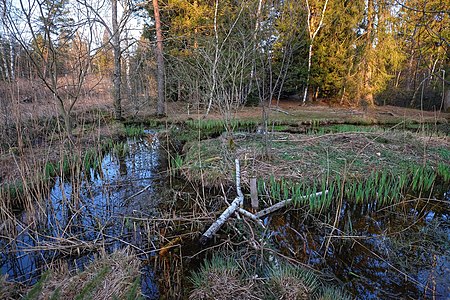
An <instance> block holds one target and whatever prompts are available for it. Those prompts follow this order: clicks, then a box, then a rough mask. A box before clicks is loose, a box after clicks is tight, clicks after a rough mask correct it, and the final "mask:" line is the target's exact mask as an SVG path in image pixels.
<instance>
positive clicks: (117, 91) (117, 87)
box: [111, 0, 122, 120]
mask: <svg viewBox="0 0 450 300" xmlns="http://www.w3.org/2000/svg"><path fill="white" fill-rule="evenodd" d="M111 4H112V33H113V36H112V44H113V50H114V73H113V101H114V118H115V119H116V120H120V119H122V103H121V85H122V81H121V76H122V74H121V66H120V56H121V55H120V33H119V25H118V22H117V0H112V2H111Z"/></svg>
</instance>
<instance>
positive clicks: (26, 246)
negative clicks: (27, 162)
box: [0, 138, 161, 299]
mask: <svg viewBox="0 0 450 300" xmlns="http://www.w3.org/2000/svg"><path fill="white" fill-rule="evenodd" d="M127 147H128V153H127V154H126V155H122V156H119V155H115V154H113V153H108V154H106V155H105V156H104V157H103V160H102V163H101V169H100V170H98V169H97V170H94V169H91V170H90V171H89V173H88V174H87V176H82V179H83V180H81V182H73V180H71V181H68V180H64V179H62V178H60V177H58V178H55V183H54V185H53V186H52V187H51V190H50V193H49V197H48V199H47V200H46V201H44V202H43V203H45V204H44V206H43V207H40V208H39V210H40V211H39V212H36V214H37V215H40V216H44V217H43V218H40V221H39V222H38V221H37V220H38V218H35V216H31V215H27V214H26V213H21V214H20V215H18V216H16V218H17V221H18V222H17V224H18V225H17V226H16V228H15V230H16V232H15V233H14V234H12V235H11V236H13V237H14V236H15V237H16V238H15V239H11V240H7V239H2V240H1V241H0V247H1V248H2V253H1V261H0V265H1V273H2V274H8V277H9V278H10V280H14V281H21V282H27V283H35V282H36V280H37V278H38V277H39V274H40V273H41V272H42V270H43V269H44V268H45V267H46V265H47V264H48V263H50V262H54V261H55V260H57V259H59V258H61V257H64V261H66V263H67V265H68V267H69V269H73V268H83V265H84V264H85V263H86V262H88V261H89V260H90V259H92V255H83V253H82V252H83V251H85V252H86V253H87V254H89V253H91V252H92V250H95V249H96V247H99V246H100V245H101V246H102V247H105V248H106V250H107V251H114V250H116V249H118V248H120V247H123V246H124V243H123V242H125V243H131V244H135V243H138V244H137V246H138V247H145V245H142V240H143V239H142V238H140V235H141V232H140V231H139V228H137V229H138V231H137V232H135V231H134V229H135V228H133V227H130V226H127V224H126V217H127V216H130V215H133V214H135V213H136V212H139V213H144V214H145V215H147V216H148V215H152V214H155V208H156V206H157V205H158V203H159V200H160V199H159V197H158V182H159V181H160V179H161V178H160V176H159V175H158V170H159V165H160V161H161V157H160V153H159V141H158V139H156V138H153V139H152V140H151V141H150V140H147V139H130V140H128V141H127ZM140 191H142V192H141V193H139V194H138V192H140ZM43 212H45V213H43ZM31 220H34V221H35V222H33V221H31ZM60 238H64V239H65V240H62V239H60ZM62 243H66V244H67V245H66V244H64V245H62ZM71 243H73V244H71ZM56 244H58V246H59V247H58V251H56V247H55V249H52V245H56ZM44 246H45V247H44ZM61 246H63V247H61ZM71 247H72V248H71ZM41 248H42V249H41ZM44 248H45V249H44ZM39 249H41V250H39ZM31 250H33V251H31ZM75 250H76V251H75ZM71 251H75V252H74V253H73V255H72V252H71ZM143 271H144V272H143V273H144V276H143V278H142V280H141V281H142V285H143V287H145V291H144V290H143V291H144V292H145V293H146V294H147V296H148V298H151V299H153V298H154V295H157V293H158V292H157V288H156V286H155V283H154V280H153V272H152V270H151V269H150V268H149V267H148V266H147V267H145V268H144V269H143Z"/></svg>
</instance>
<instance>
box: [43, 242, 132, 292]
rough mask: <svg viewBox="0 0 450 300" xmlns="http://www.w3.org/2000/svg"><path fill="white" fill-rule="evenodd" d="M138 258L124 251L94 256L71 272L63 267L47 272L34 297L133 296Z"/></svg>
mask: <svg viewBox="0 0 450 300" xmlns="http://www.w3.org/2000/svg"><path fill="white" fill-rule="evenodd" d="M139 268H140V261H139V260H138V259H137V258H136V257H135V256H133V255H130V254H127V253H126V251H123V250H121V251H117V252H115V253H113V254H111V255H105V256H103V257H100V258H98V259H96V260H95V261H94V262H93V263H92V264H90V265H89V266H88V267H87V268H86V270H84V271H83V272H80V273H78V274H76V275H74V276H71V274H70V273H69V272H67V271H61V270H58V271H53V272H50V275H49V276H48V278H47V280H45V282H44V283H43V287H42V290H41V291H40V293H39V296H38V297H37V298H35V299H42V300H43V299H50V298H51V297H54V296H56V295H58V298H57V299H114V298H116V299H136V298H137V297H138V296H139V294H140V285H137V288H136V287H135V286H133V285H136V282H137V281H136V279H137V278H139V276H140V273H139Z"/></svg>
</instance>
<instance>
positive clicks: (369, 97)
mask: <svg viewBox="0 0 450 300" xmlns="http://www.w3.org/2000/svg"><path fill="white" fill-rule="evenodd" d="M373 19H374V9H373V0H368V1H367V28H366V45H365V47H366V51H365V56H364V64H363V68H364V70H363V80H364V83H363V94H362V97H361V100H362V101H361V103H360V104H361V105H363V106H373V105H374V101H373V92H372V64H371V62H370V57H371V52H372V47H373V46H372V43H373Z"/></svg>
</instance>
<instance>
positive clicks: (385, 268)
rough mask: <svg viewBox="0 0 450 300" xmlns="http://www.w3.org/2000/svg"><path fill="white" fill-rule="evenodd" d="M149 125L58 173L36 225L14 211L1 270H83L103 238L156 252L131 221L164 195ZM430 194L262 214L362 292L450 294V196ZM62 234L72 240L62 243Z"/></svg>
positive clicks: (150, 286)
mask: <svg viewBox="0 0 450 300" xmlns="http://www.w3.org/2000/svg"><path fill="white" fill-rule="evenodd" d="M147 134H149V135H150V136H151V137H152V138H151V139H147V138H138V139H129V140H128V141H127V145H128V152H127V154H126V155H122V156H118V155H116V154H114V153H113V152H111V153H107V154H106V155H105V156H104V157H103V159H102V163H101V167H100V169H97V170H94V169H91V170H90V172H89V174H87V175H86V176H85V178H84V180H82V182H80V183H78V184H77V185H76V186H75V185H74V184H73V183H71V182H69V181H64V180H62V179H61V178H55V180H54V184H53V185H52V187H51V190H50V193H49V197H48V199H47V200H46V201H44V204H43V205H42V206H41V207H39V210H41V214H40V215H41V216H44V218H40V219H39V222H38V224H36V222H35V219H34V216H30V215H27V214H26V213H24V212H22V213H20V214H18V215H17V218H18V219H19V220H20V222H19V223H18V225H17V226H16V228H15V230H16V233H15V234H16V239H15V240H13V241H12V240H1V241H0V247H1V249H2V253H1V261H0V264H1V273H2V274H8V276H9V279H10V280H14V281H21V282H26V283H29V284H32V283H34V282H36V280H37V278H39V275H40V274H41V272H42V271H43V270H44V269H45V267H46V265H47V264H48V263H49V262H53V261H54V260H56V259H58V258H60V257H63V258H64V261H65V262H66V263H67V265H68V267H69V269H83V267H84V266H85V264H87V263H89V261H91V260H92V259H93V254H92V253H95V251H96V249H97V247H102V248H105V249H106V250H107V251H109V252H112V251H114V250H116V249H119V248H123V247H134V248H135V249H139V251H138V252H142V253H146V256H147V257H143V258H144V259H148V256H152V255H157V254H155V252H154V250H155V248H156V247H155V245H153V244H152V240H151V237H148V236H146V233H145V232H144V229H142V228H140V227H139V226H137V227H136V226H134V225H133V223H130V218H134V217H136V218H139V217H143V218H144V217H145V218H151V217H152V216H156V215H157V208H158V205H160V203H161V201H164V199H161V195H162V189H164V182H165V181H166V180H168V179H167V176H166V175H164V176H163V175H161V173H164V172H162V171H164V170H163V169H165V166H164V165H162V164H161V161H162V158H163V157H162V156H163V155H165V154H163V152H162V150H161V148H160V145H159V141H158V139H157V138H156V136H153V134H152V132H147ZM427 199H428V200H426V201H425V200H424V201H411V202H406V203H405V204H403V205H398V206H393V207H389V208H386V209H377V208H375V207H371V206H369V205H349V204H347V203H346V202H344V203H343V205H342V207H341V209H340V211H339V215H338V216H337V219H336V216H335V215H334V214H333V213H331V214H330V215H328V216H326V215H322V216H321V217H314V216H311V215H309V216H308V217H307V218H306V217H305V212H303V211H300V210H290V211H288V212H287V213H282V214H281V213H279V214H278V213H275V214H274V215H272V216H270V217H268V218H267V220H265V221H266V222H268V223H269V224H270V229H271V231H270V234H269V235H270V239H271V240H272V241H273V243H274V244H275V245H276V246H277V247H278V248H279V249H280V251H281V252H282V253H283V254H285V255H287V256H290V257H294V258H295V259H298V260H299V261H302V262H304V263H307V264H309V265H312V266H313V267H314V268H316V269H318V270H320V271H321V272H322V273H323V274H324V276H325V277H328V278H329V279H330V280H332V281H334V282H336V281H337V282H339V283H340V284H341V285H343V286H344V287H345V289H346V290H348V291H349V292H350V293H352V294H353V295H354V296H356V297H357V298H360V299H393V298H405V299H450V207H449V200H450V199H448V195H447V196H442V197H441V198H440V199H438V198H434V197H431V198H429V197H428V198H427ZM336 221H337V222H336ZM330 224H333V225H334V226H331V225H330ZM32 229H33V230H32ZM61 237H63V238H67V239H68V240H69V241H72V242H73V245H71V244H67V245H66V247H65V248H64V247H63V248H61V245H60V244H58V243H60V240H59V238H61ZM193 243H195V241H193ZM52 245H58V246H59V247H58V251H57V250H56V247H55V249H54V250H52ZM71 246H73V247H71ZM190 246H192V245H184V246H183V245H182V247H185V249H186V250H184V251H183V254H185V255H191V254H193V253H189V251H194V250H189V249H195V251H198V247H190ZM40 247H41V248H40ZM61 249H63V250H64V251H61ZM196 264H198V261H197V262H196ZM184 267H185V268H186V266H184ZM197 267H198V265H197V266H187V268H186V269H190V268H192V269H195V268H197ZM141 271H142V274H143V275H142V278H141V283H142V291H143V293H144V294H145V296H146V298H147V299H158V298H159V297H160V295H159V293H160V291H159V290H158V285H157V283H156V282H157V280H158V279H157V276H158V275H157V274H155V271H154V270H153V269H152V268H151V267H150V266H149V265H145V266H144V267H143V269H142V270H141ZM187 275H189V274H184V276H187Z"/></svg>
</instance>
